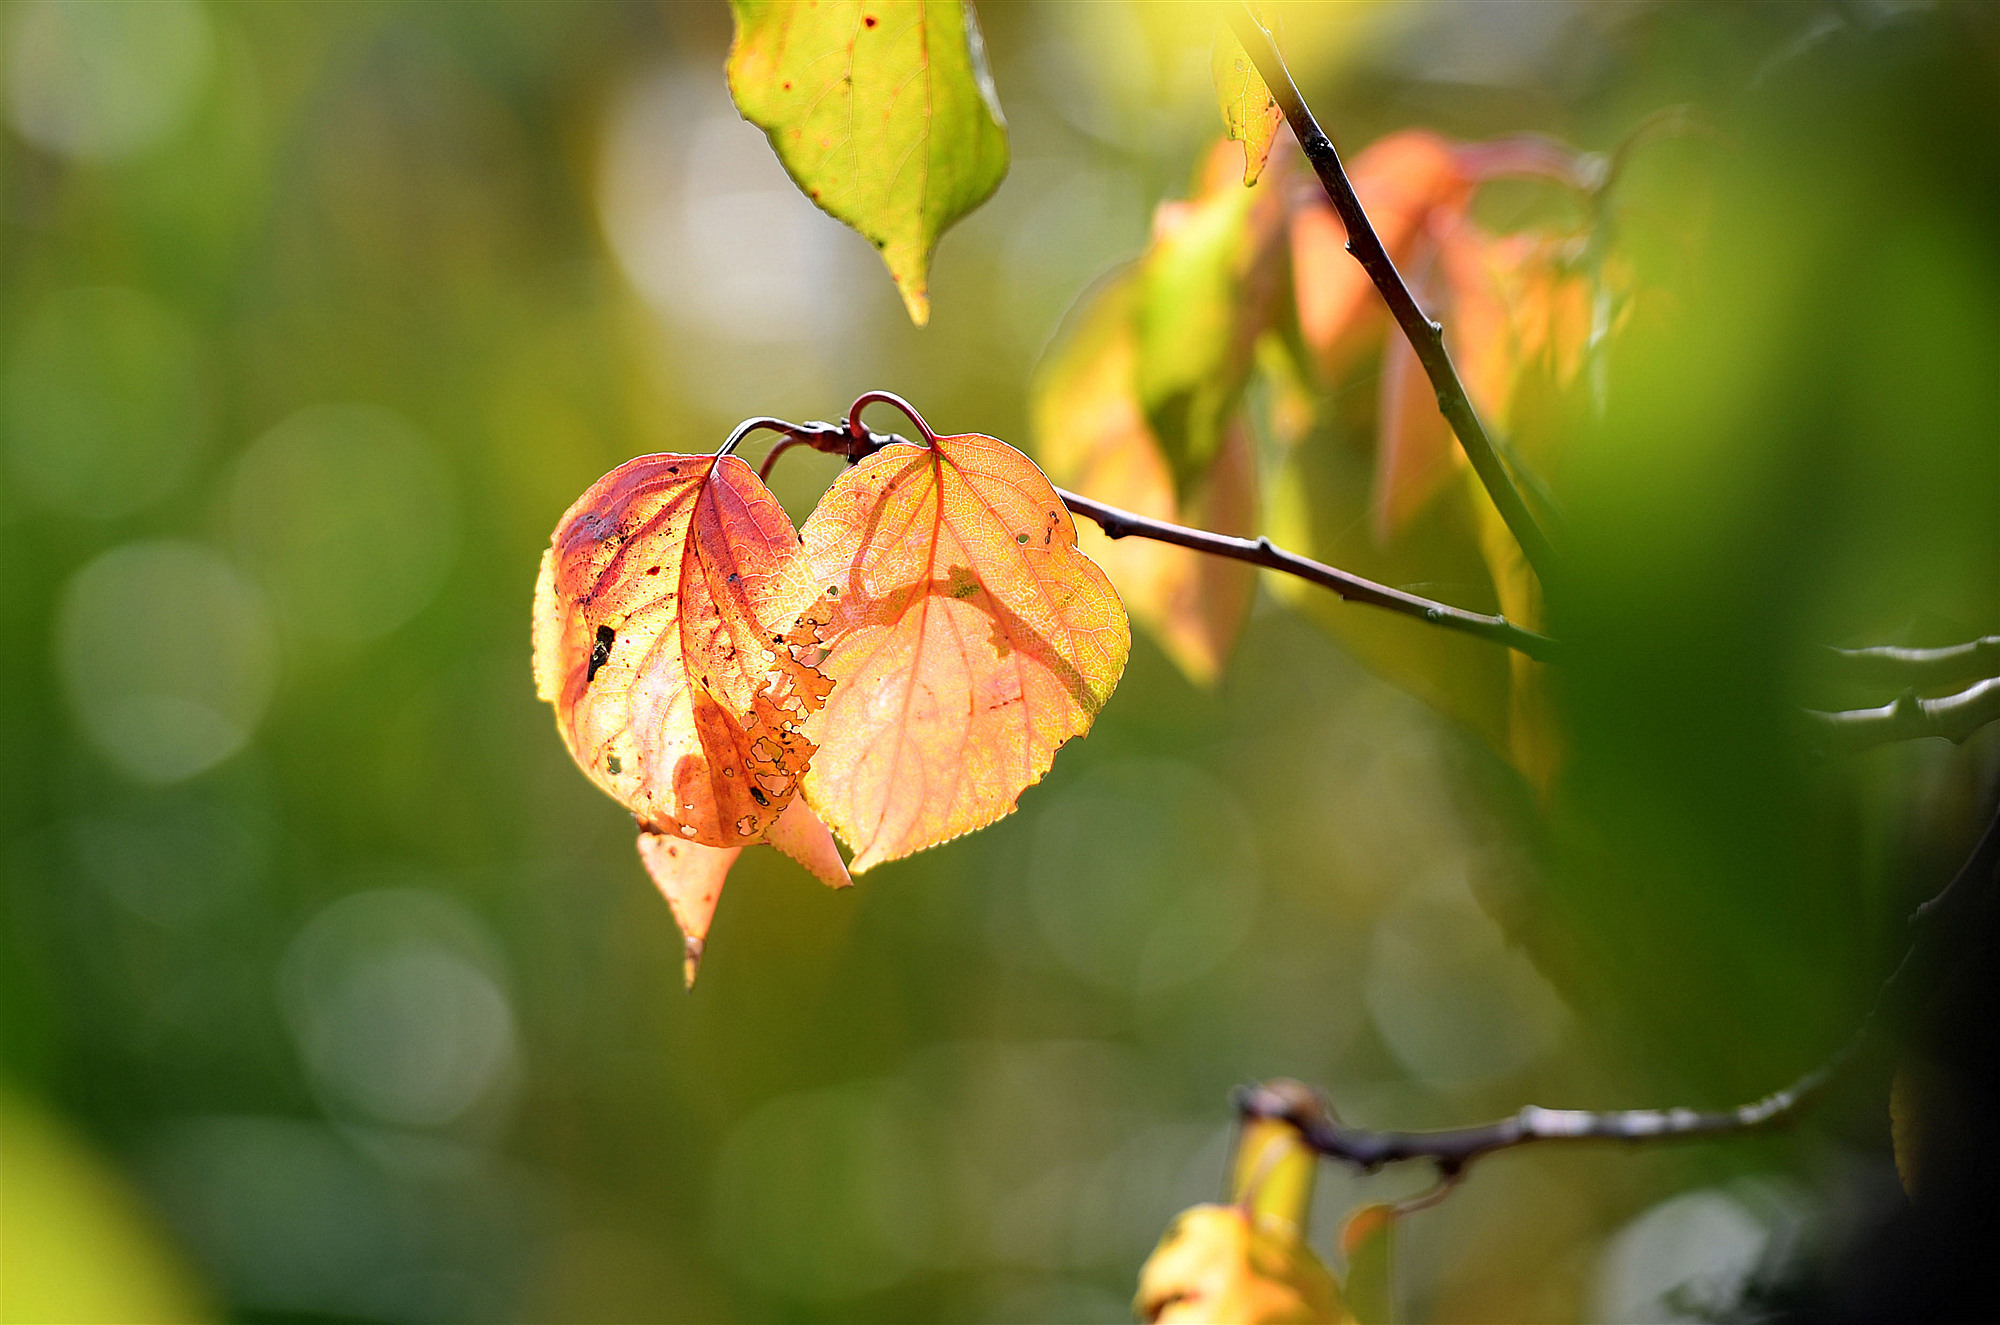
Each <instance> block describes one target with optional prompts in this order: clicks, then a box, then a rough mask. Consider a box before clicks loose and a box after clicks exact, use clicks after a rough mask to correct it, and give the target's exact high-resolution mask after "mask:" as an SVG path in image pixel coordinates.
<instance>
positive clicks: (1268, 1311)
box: [1132, 1205, 1354, 1325]
mask: <svg viewBox="0 0 2000 1325" xmlns="http://www.w3.org/2000/svg"><path fill="white" fill-rule="evenodd" d="M1132 1310H1133V1312H1134V1313H1135V1314H1136V1315H1137V1316H1138V1317H1139V1319H1140V1320H1142V1321H1148V1322H1157V1323H1158V1325H1213V1323H1214V1322H1222V1321H1227V1322H1230V1323H1231V1325H1352V1322H1353V1320H1354V1317H1353V1315H1352V1314H1351V1313H1350V1312H1349V1311H1348V1310H1347V1307H1346V1306H1345V1304H1344V1303H1342V1301H1341V1298H1340V1290H1339V1289H1338V1288H1337V1287H1336V1286H1335V1284H1334V1282H1333V1276H1332V1275H1331V1274H1329V1273H1328V1272H1327V1269H1326V1266H1325V1265H1323V1264H1321V1263H1320V1259H1319V1257H1318V1256H1316V1255H1314V1254H1313V1249H1312V1248H1311V1247H1310V1246H1309V1245H1307V1243H1306V1241H1305V1239H1304V1238H1303V1237H1302V1236H1301V1235H1300V1233H1299V1229H1298V1225H1296V1224H1293V1223H1290V1222H1287V1221H1284V1220H1276V1219H1258V1218H1255V1217H1254V1216H1252V1215H1251V1213H1250V1212H1249V1211H1248V1210H1247V1209H1245V1208H1244V1207H1243V1206H1240V1205H1198V1206H1195V1207H1193V1208H1192V1209H1189V1210H1184V1211H1182V1212H1181V1213H1180V1215H1179V1216H1177V1217H1176V1218H1175V1219H1174V1222H1173V1223H1172V1224H1170V1225H1168V1226H1167V1231H1166V1233H1165V1234H1163V1235H1162V1236H1161V1238H1160V1244H1159V1246H1157V1247H1155V1248H1154V1249H1153V1254H1152V1255H1151V1256H1150V1257H1148V1258H1147V1260H1146V1264H1145V1266H1144V1268H1142V1269H1141V1270H1140V1272H1139V1291H1138V1293H1137V1295H1136V1296H1135V1297H1134V1298H1133V1299H1132Z"/></svg>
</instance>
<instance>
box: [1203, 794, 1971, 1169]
mask: <svg viewBox="0 0 2000 1325" xmlns="http://www.w3.org/2000/svg"><path fill="white" fill-rule="evenodd" d="M1996 867H2000V805H1996V806H1995V807H1994V814H1993V818H1992V819H1991V820H1990V821H1988V823H1987V825H1986V831H1985V832H1984V833H1983V834H1981V835H1980V838H1979V842H1978V845H1976V846H1975V847H1973V849H1972V855H1971V856H1970V857H1968V858H1967V860H1966V862H1965V864H1964V865H1962V866H1961V867H1960V868H1959V871H1958V873H1957V874H1955V875H1953V876H1952V879H1951V882H1949V883H1947V884H1946V885H1945V886H1944V887H1943V888H1942V889H1940V890H1939V891H1938V892H1937V894H1936V895H1935V896H1933V897H1931V898H1930V899H1929V900H1928V901H1926V902H1924V903H1923V904H1922V905H1921V906H1919V907H1918V908H1917V909H1916V911H1915V912H1914V913H1913V914H1912V915H1911V916H1910V929H1911V938H1910V943H1909V946H1908V947H1907V948H1906V949H1904V952H1903V956H1902V958H1901V960H1899V961H1898V962H1897V963H1896V966H1895V969H1893V970H1892V971H1890V972H1889V975H1888V978H1887V979H1885V980H1884V981H1883V982H1882V987H1881V988H1880V989H1879V990H1878V991H1876V994H1875V1000H1874V1002H1873V1003H1872V1004H1871V1005H1870V1006H1869V1009H1868V1011H1867V1013H1866V1014H1864V1015H1863V1017H1862V1019H1861V1024H1860V1025H1859V1026H1857V1027H1856V1028H1855V1030H1854V1033H1853V1034H1852V1035H1850V1036H1849V1037H1848V1039H1847V1042H1846V1043H1845V1044H1843V1045H1841V1046H1840V1048H1839V1049H1837V1050H1835V1051H1834V1053H1833V1055H1832V1056H1831V1057H1829V1058H1828V1059H1827V1060H1826V1061H1825V1062H1823V1063H1821V1064H1820V1065H1819V1066H1818V1067H1815V1068H1814V1069H1813V1070H1812V1071H1810V1072H1808V1073H1806V1074H1805V1075H1804V1076H1802V1077H1800V1078H1799V1079H1798V1080H1797V1081H1794V1082H1793V1083H1792V1084H1791V1085H1789V1086H1786V1087H1785V1088H1784V1089H1783V1090H1780V1091H1776V1092H1774V1093H1772V1094H1770V1095H1766V1096H1765V1097H1764V1098H1762V1099H1760V1100H1756V1101H1754V1102H1752V1103H1750V1104H1743V1105H1739V1106H1737V1107H1736V1108H1734V1109H1721V1110H1712V1111H1703V1110H1698V1109H1621V1110H1614V1111H1609V1112H1595V1111H1591V1110H1586V1109H1544V1108H1540V1107H1537V1106H1536V1105H1532V1104H1530V1105H1527V1106H1526V1107H1524V1108H1523V1109H1522V1110H1521V1111H1520V1112H1519V1113H1516V1114H1514V1115H1513V1116H1511V1117H1508V1118H1501V1119H1499V1120H1497V1121H1495V1122H1490V1123H1482V1124H1480V1125H1479V1126H1476V1127H1457V1128H1450V1129H1446V1130H1442V1131H1433V1132H1373V1131H1368V1130H1366V1129H1364V1128H1359V1127H1347V1126H1345V1125H1343V1124H1341V1123H1339V1122H1336V1121H1335V1120H1334V1119H1333V1118H1332V1117H1331V1116H1330V1114H1329V1113H1328V1112H1327V1109H1326V1106H1325V1104H1324V1102H1323V1101H1322V1100H1321V1099H1320V1097H1319V1096H1318V1094H1317V1093H1316V1092H1313V1091H1311V1090H1310V1089H1309V1088H1306V1087H1302V1086H1300V1085H1299V1083H1297V1082H1294V1081H1274V1082H1270V1083H1268V1084H1265V1085H1260V1086H1249V1087H1244V1088H1242V1089H1239V1090H1238V1091H1237V1092H1236V1109H1237V1112H1238V1113H1239V1114H1240V1115H1241V1116H1243V1117H1245V1118H1281V1119H1284V1120H1285V1121H1286V1122H1289V1123H1291V1124H1292V1125H1293V1126H1294V1127H1296V1128H1298V1130H1299V1133H1300V1134H1301V1135H1302V1136H1303V1137H1304V1138H1305V1139H1306V1142H1307V1144H1309V1145H1311V1146H1312V1147H1313V1149H1315V1150H1317V1151H1319V1153H1320V1154H1322V1155H1325V1156H1326V1157H1327V1158H1329V1159H1337V1160H1341V1161H1343V1162H1345V1163H1348V1164H1352V1165H1354V1166H1355V1167H1357V1168H1360V1169H1362V1170H1364V1171H1369V1172H1372V1171H1374V1170H1375V1169H1378V1168H1381V1167H1382V1166H1383V1165H1385V1164H1394V1163H1398V1162H1400V1161H1403V1160H1412V1159H1421V1160H1429V1161H1431V1162H1432V1163H1434V1164H1436V1165H1437V1166H1438V1169H1439V1170H1440V1172H1441V1173H1443V1174H1444V1176H1446V1177H1447V1178H1452V1177H1456V1176H1457V1175H1458V1174H1459V1173H1460V1172H1461V1171H1463V1170H1464V1168H1465V1167H1466V1165H1468V1164H1470V1163H1471V1162H1472V1161H1473V1160H1475V1159H1478V1158H1480V1157H1481V1156H1483V1155H1489V1154H1492V1153H1493V1152H1494V1151H1496V1150H1511V1149H1513V1148H1515V1147H1517V1146H1524V1145H1532V1144H1535V1143H1538V1142H1552V1141H1626V1142H1640V1141H1662V1140H1674V1139H1686V1138H1693V1137H1703V1136H1716V1135H1723V1134H1732V1133H1747V1132H1755V1131H1760V1130H1763V1129H1766V1128H1772V1127H1779V1126H1783V1125H1785V1124H1787V1123H1789V1122H1791V1121H1792V1120H1793V1119H1794V1118H1795V1117H1797V1116H1798V1114H1799V1113H1801V1112H1802V1111H1803V1110H1804V1109H1805V1108H1806V1107H1807V1106H1808V1105H1810V1104H1811V1103H1812V1102H1813V1101H1814V1100H1816V1099H1817V1098H1818V1097H1819V1096H1820V1094H1821V1093H1822V1092H1823V1091H1824V1090H1825V1089H1826V1087H1827V1086H1828V1085H1830V1084H1831V1083H1832V1082H1833V1080H1834V1079H1835V1078H1836V1077H1838V1076H1839V1075H1840V1073H1841V1071H1842V1070H1843V1069H1844V1068H1846V1067H1847V1066H1848V1065H1849V1064H1850V1063H1852V1062H1853V1061H1854V1059H1855V1058H1857V1057H1858V1056H1859V1055H1860V1053H1861V1050H1862V1049H1863V1048H1864V1047H1865V1046H1866V1044H1867V1043H1868V1041H1869V1039H1870V1038H1871V1036H1872V1035H1873V1033H1874V1030H1875V1027H1876V1024H1877V1023H1878V1021H1879V1019H1880V1014H1881V1011H1882V1009H1883V1007H1884V1006H1885V1005H1886V1004H1887V1002H1888V1000H1889V997H1890V995H1891V994H1892V993H1894V992H1895V991H1896V990H1897V989H1898V988H1899V987H1900V985H1901V984H1902V982H1903V980H1904V979H1905V978H1907V976H1908V973H1909V972H1910V971H1911V970H1912V969H1913V968H1915V967H1916V966H1917V965H1918V964H1919V953H1920V951H1921V949H1922V948H1923V946H1924V944H1925V942H1926V940H1927V938H1928V937H1929V936H1930V935H1931V934H1934V933H1937V932H1938V929H1939V925H1940V922H1941V920H1942V918H1943V917H1944V916H1945V915H1946V914H1947V913H1948V912H1950V911H1953V910H1954V909H1958V908H1963V907H1964V906H1965V905H1966V904H1967V902H1966V899H1967V898H1968V897H1970V896H1973V895H1975V889H1977V888H1979V887H1981V886H1982V885H1990V884H1991V883H1992V881H1993V874H1994V870H1995V868H1996Z"/></svg>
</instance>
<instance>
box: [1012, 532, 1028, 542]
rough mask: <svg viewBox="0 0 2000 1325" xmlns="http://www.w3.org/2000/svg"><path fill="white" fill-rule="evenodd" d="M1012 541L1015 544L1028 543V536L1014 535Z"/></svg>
mask: <svg viewBox="0 0 2000 1325" xmlns="http://www.w3.org/2000/svg"><path fill="white" fill-rule="evenodd" d="M1014 541H1015V542H1016V543H1025V542H1027V541H1028V536H1027V535H1026V534H1016V535H1014Z"/></svg>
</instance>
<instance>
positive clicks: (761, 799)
mask: <svg viewBox="0 0 2000 1325" xmlns="http://www.w3.org/2000/svg"><path fill="white" fill-rule="evenodd" d="M750 799H751V800H753V801H756V802H757V803H758V804H759V805H769V804H770V803H771V798H770V797H769V796H766V795H765V794H764V792H763V789H762V788H760V787H758V786H757V785H756V784H755V783H752V784H751V787H750Z"/></svg>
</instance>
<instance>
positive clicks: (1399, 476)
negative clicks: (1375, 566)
mask: <svg viewBox="0 0 2000 1325" xmlns="http://www.w3.org/2000/svg"><path fill="white" fill-rule="evenodd" d="M1409 266H1410V267H1411V268H1412V269H1413V270H1411V271H1410V272H1409V273H1408V275H1407V277H1406V279H1408V280H1409V281H1410V283H1411V286H1412V290H1413V293H1415V294H1416V295H1417V300H1418V302H1419V303H1420V304H1421V305H1422V306H1423V307H1425V308H1427V309H1429V308H1433V307H1435V306H1436V304H1437V303H1438V301H1437V300H1435V299H1433V298H1432V297H1431V290H1430V288H1429V287H1430V285H1431V284H1432V281H1433V279H1434V278H1435V276H1436V273H1437V258H1436V250H1435V248H1433V247H1432V246H1430V245H1429V244H1423V245H1420V246H1419V247H1418V250H1417V252H1416V254H1415V255H1414V257H1413V260H1412V261H1411V263H1410V264H1409ZM1375 430H1376V440H1375V486H1374V494H1375V496H1374V502H1373V508H1374V509H1373V516H1374V526H1375V541H1376V542H1378V543H1384V544H1386V543H1387V542H1389V540H1390V539H1391V538H1393V537H1395V535H1397V534H1398V533H1400V532H1402V529H1403V527H1404V526H1405V525H1407V524H1408V523H1409V522H1410V518H1411V517H1412V516H1414V515H1415V514H1416V513H1417V512H1418V511H1420V510H1422V509H1423V508H1424V505H1425V504H1426V503H1427V502H1428V501H1429V500H1430V499H1431V498H1432V497H1433V496H1435V495H1436V494H1437V491H1438V489H1439V488H1440V487H1442V486H1443V484H1444V481H1445V480H1446V479H1447V478H1449V477H1451V475H1452V474H1453V473H1454V472H1456V470H1457V464H1456V463H1455V462H1456V461H1457V460H1458V458H1459V456H1460V455H1461V454H1462V452H1460V451H1459V449H1458V447H1457V446H1455V445H1454V444H1453V441H1452V435H1451V424H1450V423H1448V422H1446V420H1445V417H1444V414H1443V412H1442V411H1440V410H1439V409H1438V401H1437V392H1436V391H1435V390H1434V389H1433V388H1432V386H1431V380H1430V377H1429V376H1428V375H1427V374H1426V373H1425V372H1424V366H1423V364H1421V363H1420V362H1418V360H1417V355H1416V351H1415V350H1412V349H1411V348H1410V343H1409V342H1408V341H1407V340H1404V339H1403V338H1402V336H1400V335H1395V334H1391V335H1390V336H1389V338H1388V344H1386V345H1385V346H1383V349H1382V382H1381V397H1380V404H1379V405H1378V406H1377V411H1376V425H1375Z"/></svg>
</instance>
